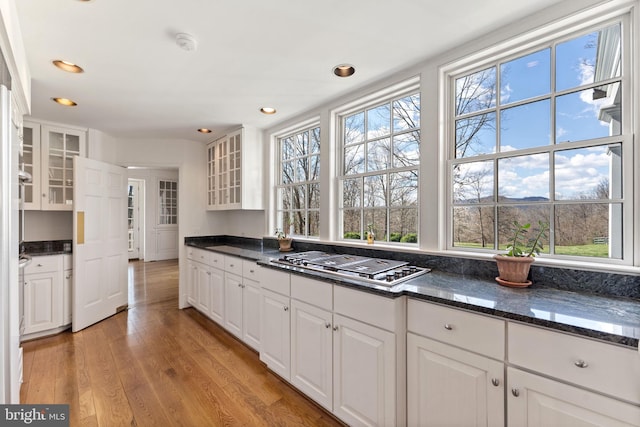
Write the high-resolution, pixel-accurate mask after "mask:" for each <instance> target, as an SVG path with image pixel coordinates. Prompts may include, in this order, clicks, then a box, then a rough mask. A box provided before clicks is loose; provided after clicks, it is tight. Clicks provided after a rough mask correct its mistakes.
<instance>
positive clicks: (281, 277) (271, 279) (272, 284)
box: [259, 268, 291, 296]
mask: <svg viewBox="0 0 640 427" xmlns="http://www.w3.org/2000/svg"><path fill="white" fill-rule="evenodd" d="M289 276H290V274H289V273H284V272H282V271H276V270H273V269H271V268H263V269H261V270H260V280H259V282H260V287H261V288H264V289H269V290H271V291H273V292H277V293H279V294H282V295H286V296H289V294H290V292H291V287H290V278H289Z"/></svg>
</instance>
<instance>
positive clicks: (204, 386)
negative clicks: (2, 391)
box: [20, 260, 343, 427]
mask: <svg viewBox="0 0 640 427" xmlns="http://www.w3.org/2000/svg"><path fill="white" fill-rule="evenodd" d="M129 278H130V289H129V308H128V310H125V311H123V312H120V313H117V314H115V315H113V316H111V317H109V318H108V319H106V320H104V321H102V322H99V323H97V324H95V325H93V326H90V327H88V328H86V329H84V330H82V331H79V332H77V333H71V332H69V331H67V332H63V333H60V334H58V335H56V336H54V337H48V338H42V339H38V340H34V341H31V342H27V343H23V349H24V359H23V360H24V365H23V366H24V382H23V384H22V389H21V391H20V396H21V401H22V402H23V403H68V404H69V405H70V419H71V426H74V427H75V426H89V427H114V426H115V427H119V426H127V427H129V426H150V427H151V426H154V427H155V426H185V427H192V426H193V427H200V426H251V427H254V426H256V427H257V426H265V427H267V426H269V427H270V426H340V425H343V424H341V423H340V422H339V421H338V420H336V419H335V418H333V416H331V415H330V414H329V413H328V412H326V411H325V410H323V409H322V408H320V407H319V406H317V405H316V404H315V403H313V402H311V401H310V400H308V399H307V398H306V397H304V396H303V395H301V394H300V393H298V392H297V391H296V390H294V389H293V388H292V387H291V386H289V385H288V384H286V383H285V382H284V381H283V380H281V379H280V378H278V377H277V376H276V375H274V374H272V373H271V372H270V371H268V369H267V368H266V367H265V365H264V364H262V363H261V362H260V360H259V357H258V354H257V353H256V352H255V351H253V350H252V349H250V348H248V347H246V346H245V345H244V344H243V343H241V342H240V341H239V340H237V339H236V338H235V337H233V336H232V335H231V334H229V333H228V332H226V331H225V330H224V329H223V328H221V327H220V326H219V325H217V324H215V323H214V322H212V321H211V320H210V319H208V318H206V317H205V316H203V315H202V314H200V313H199V312H197V311H196V310H194V309H185V310H179V309H178V264H177V261H175V260H172V261H159V262H151V263H144V262H140V261H137V262H131V263H130V264H129Z"/></svg>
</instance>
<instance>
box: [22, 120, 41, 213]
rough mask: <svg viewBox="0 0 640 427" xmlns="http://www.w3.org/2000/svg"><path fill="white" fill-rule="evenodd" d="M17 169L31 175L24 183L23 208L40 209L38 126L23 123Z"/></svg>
mask: <svg viewBox="0 0 640 427" xmlns="http://www.w3.org/2000/svg"><path fill="white" fill-rule="evenodd" d="M18 167H19V168H20V170H23V171H25V172H28V173H30V174H31V182H25V183H24V190H23V192H22V203H23V208H24V209H26V210H38V209H40V206H41V204H40V199H41V198H42V197H41V196H40V194H41V191H40V125H39V124H37V123H32V122H26V121H25V122H24V123H23V125H22V147H21V155H20V159H19V165H18Z"/></svg>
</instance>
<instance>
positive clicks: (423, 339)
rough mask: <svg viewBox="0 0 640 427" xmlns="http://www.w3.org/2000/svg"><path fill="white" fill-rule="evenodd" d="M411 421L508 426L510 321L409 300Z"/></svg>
mask: <svg viewBox="0 0 640 427" xmlns="http://www.w3.org/2000/svg"><path fill="white" fill-rule="evenodd" d="M407 330H408V331H409V332H408V334H407V422H408V425H410V426H425V427H430V426H433V427H438V426H442V425H451V426H483V427H492V426H495V427H497V426H501V427H502V426H504V407H505V403H504V382H505V381H504V348H505V322H504V321H502V320H499V319H495V318H492V317H488V316H482V315H479V314H475V313H470V312H467V311H464V310H459V309H455V308H451V307H444V306H440V305H437V304H432V303H428V302H424V301H418V300H412V299H410V300H409V301H408V303H407Z"/></svg>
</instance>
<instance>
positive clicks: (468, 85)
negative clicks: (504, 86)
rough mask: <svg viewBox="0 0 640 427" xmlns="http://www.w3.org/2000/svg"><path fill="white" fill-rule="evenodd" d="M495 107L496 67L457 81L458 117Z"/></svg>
mask: <svg viewBox="0 0 640 427" xmlns="http://www.w3.org/2000/svg"><path fill="white" fill-rule="evenodd" d="M495 106H496V69H495V67H493V68H488V69H486V70H482V71H478V72H477V73H474V74H470V75H468V76H464V77H461V78H459V79H456V116H459V115H461V114H467V113H473V112H474V111H480V110H486V109H487V108H493V107H495Z"/></svg>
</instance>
